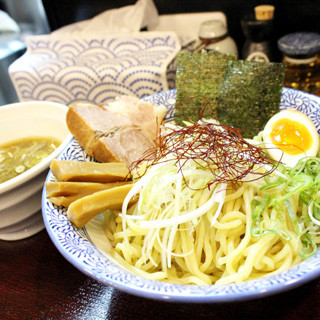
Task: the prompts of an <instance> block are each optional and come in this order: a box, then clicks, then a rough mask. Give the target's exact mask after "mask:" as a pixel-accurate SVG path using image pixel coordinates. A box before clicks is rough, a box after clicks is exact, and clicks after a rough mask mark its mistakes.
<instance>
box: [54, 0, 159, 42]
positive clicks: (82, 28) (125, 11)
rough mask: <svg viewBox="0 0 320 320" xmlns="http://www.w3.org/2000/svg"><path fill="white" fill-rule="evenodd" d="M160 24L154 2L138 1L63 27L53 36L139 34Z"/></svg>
mask: <svg viewBox="0 0 320 320" xmlns="http://www.w3.org/2000/svg"><path fill="white" fill-rule="evenodd" d="M157 23H158V11H157V8H156V6H155V5H154V2H153V1H152V0H138V1H137V2H136V3H135V4H134V5H130V6H125V7H122V8H119V9H111V10H107V11H104V12H102V13H100V14H99V15H97V16H95V17H94V18H92V19H90V20H86V21H82V22H78V23H74V24H72V25H69V26H66V27H62V28H60V29H58V30H56V31H54V32H53V33H52V34H53V35H56V34H60V35H61V34H63V35H70V36H71V35H72V36H84V37H87V36H88V35H89V36H90V35H93V34H94V35H97V34H99V35H106V34H111V33H113V34H117V33H122V32H125V33H128V32H138V31H140V30H141V29H142V28H144V27H148V26H153V25H156V24H157Z"/></svg>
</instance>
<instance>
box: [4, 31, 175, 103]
mask: <svg viewBox="0 0 320 320" xmlns="http://www.w3.org/2000/svg"><path fill="white" fill-rule="evenodd" d="M26 44H27V52H26V53H25V54H24V55H23V56H22V57H21V58H19V59H18V60H16V61H15V62H14V63H13V64H12V65H11V66H10V68H9V74H10V77H11V79H12V82H13V84H14V87H15V89H16V92H17V95H18V97H19V99H20V101H31V100H45V101H47V100H50V101H55V102H59V103H64V104H67V105H68V104H72V103H80V102H88V103H95V104H104V103H106V102H108V101H110V100H113V99H114V98H115V97H117V96H119V95H133V96H136V97H138V98H143V97H146V96H149V95H152V94H154V93H158V92H161V91H165V90H168V89H170V88H172V87H174V85H175V83H174V74H175V71H174V58H175V56H176V54H177V53H178V51H179V50H180V42H179V39H178V38H177V36H176V34H175V33H171V32H156V33H153V32H141V33H135V34H119V35H117V36H115V35H110V36H104V37H99V38H98V37H97V38H80V39H71V38H63V37H58V38H57V37H53V36H33V37H30V38H27V40H26Z"/></svg>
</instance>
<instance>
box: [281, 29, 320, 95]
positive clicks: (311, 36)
mask: <svg viewBox="0 0 320 320" xmlns="http://www.w3.org/2000/svg"><path fill="white" fill-rule="evenodd" d="M278 48H279V50H280V51H281V52H282V54H283V60H282V62H283V63H285V64H287V71H286V75H285V80H284V86H285V87H289V88H294V89H298V90H302V91H305V92H309V93H312V94H316V95H319V96H320V34H319V33H315V32H296V33H290V34H288V35H285V36H283V37H281V38H280V39H279V40H278Z"/></svg>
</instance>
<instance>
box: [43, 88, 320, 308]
mask: <svg viewBox="0 0 320 320" xmlns="http://www.w3.org/2000/svg"><path fill="white" fill-rule="evenodd" d="M175 99H176V91H175V90H171V91H167V92H163V93H159V94H155V95H153V96H150V97H148V98H146V100H147V101H150V102H152V103H153V104H155V105H156V106H165V107H166V108H167V109H169V112H168V113H167V119H166V120H172V119H173V117H174V116H173V114H174V104H175ZM280 109H281V110H285V109H296V110H299V111H301V112H303V113H305V114H306V115H307V116H309V118H310V119H312V121H313V123H314V124H315V126H316V128H317V130H318V132H319V130H320V114H319V110H320V98H319V97H316V96H313V95H310V94H307V93H303V92H300V91H296V90H293V89H287V88H283V91H282V96H281V104H280ZM58 159H60V160H78V161H92V159H90V158H89V157H88V156H87V155H86V153H85V152H84V150H83V149H82V148H81V147H80V145H79V144H78V142H77V141H76V140H73V141H72V142H71V143H70V144H69V146H68V147H67V148H66V149H65V150H64V151H63V153H62V154H61V155H60V156H59V157H58ZM160 167H161V165H160ZM311 167H312V168H313V169H312V170H313V171H314V168H315V165H314V163H312V166H311ZM161 170H164V169H163V168H162V169H161ZM275 170H276V171H278V172H280V173H279V176H278V177H277V180H272V181H270V180H269V178H266V179H265V181H267V183H266V184H267V187H266V186H264V187H263V186H262V187H261V185H256V183H257V182H256V180H255V179H252V181H251V182H250V183H249V184H250V187H249V189H245V191H244V189H243V188H246V187H243V186H242V187H241V188H242V189H241V188H239V189H238V190H233V191H230V190H229V189H228V188H225V187H224V188H220V189H218V188H216V189H215V191H212V194H211V195H210V196H208V194H206V192H207V191H205V192H203V193H202V194H201V195H199V198H198V200H197V201H198V203H204V204H206V203H209V202H210V199H212V197H215V198H214V200H213V201H214V202H216V205H217V208H218V207H220V206H219V204H220V203H219V201H220V200H219V199H221V197H229V198H228V206H229V208H225V207H227V206H224V208H222V209H221V207H220V209H218V210H219V212H220V215H219V218H217V217H215V214H214V213H212V212H211V213H209V214H208V215H206V217H205V218H203V219H199V217H200V216H201V215H202V213H201V212H200V210H198V211H197V210H194V211H193V213H194V212H196V213H195V214H194V215H193V216H192V217H191V224H192V228H191V227H190V226H189V225H186V224H184V223H185V221H184V220H181V219H183V218H179V217H177V216H174V215H172V216H171V217H170V219H161V217H160V219H159V220H158V221H156V222H154V221H152V218H151V221H150V219H149V221H144V222H143V221H142V220H143V219H144V218H145V216H146V215H147V214H148V212H145V213H144V214H143V215H142V216H141V217H135V218H132V217H130V216H129V215H126V216H125V215H124V214H123V212H122V217H120V218H121V220H119V221H120V222H119V221H117V220H116V219H112V218H110V214H109V213H105V214H101V215H98V216H96V217H95V218H94V219H92V220H91V221H90V222H89V223H87V224H86V225H85V226H84V227H83V228H81V229H79V228H76V227H75V226H74V225H73V224H72V223H71V222H70V221H69V219H68V217H67V214H66V209H65V208H63V207H59V206H56V205H54V204H52V203H51V202H50V201H49V200H48V198H47V196H46V188H44V189H43V196H42V210H43V219H44V222H45V225H46V228H47V231H48V233H49V236H50V237H51V239H52V241H53V243H54V244H55V246H56V247H57V249H58V250H59V251H60V252H61V254H62V255H63V256H64V257H65V258H66V259H67V260H68V261H69V262H71V263H72V264H73V265H74V266H75V267H76V268H78V269H79V270H80V271H82V272H83V273H85V274H86V275H88V276H90V277H92V278H94V279H96V280H98V281H100V282H102V283H103V284H106V285H111V286H114V287H115V288H117V289H120V290H122V291H125V292H127V293H130V294H134V295H137V296H142V297H146V298H151V299H157V300H163V301H173V302H188V303H190V302H204V303H221V302H231V301H235V300H237V301H239V300H249V299H255V298H261V297H265V296H269V295H272V294H276V293H280V292H283V291H286V290H289V289H292V288H294V287H297V286H299V285H302V284H304V283H306V282H308V281H310V280H312V279H314V278H316V277H318V276H319V275H320V263H319V261H320V260H319V258H320V252H319V250H318V249H317V243H318V235H317V232H318V230H317V228H318V227H317V225H313V224H310V223H309V222H310V221H309V220H308V219H307V216H308V212H307V211H308V210H307V209H301V206H299V205H297V201H298V199H297V198H295V200H290V201H293V202H290V201H285V200H286V199H287V198H286V194H289V193H290V191H288V190H289V189H286V188H284V189H281V188H282V185H283V184H285V185H286V187H287V186H288V185H289V187H290V184H286V183H284V182H283V179H284V177H282V173H281V168H276V169H275ZM299 170H300V169H299V168H298V169H297V170H295V171H294V172H293V173H292V175H293V176H294V175H295V172H297V171H299ZM312 170H311V171H312ZM155 171H156V170H155ZM160 172H161V173H162V174H163V173H164V171H160ZM200 175H201V174H200ZM154 177H156V174H155V175H154ZM166 177H170V176H166ZM173 177H174V175H172V176H171V178H173ZM171 178H166V179H164V180H153V183H151V185H150V186H149V188H152V185H160V184H161V183H162V184H163V189H164V190H167V189H169V188H170V185H171V184H172V181H173V180H172V181H171V182H170V179H171ZM304 178H305V179H307V178H306V177H305V175H304ZM54 179H55V178H54V176H53V174H52V172H49V174H48V177H47V180H46V181H47V182H50V181H54ZM143 179H144V177H142V178H141V180H140V181H142V180H143ZM183 179H185V180H183V181H184V182H186V181H188V183H189V184H192V183H196V181H195V180H192V181H191V180H187V179H188V174H187V173H185V175H184V177H183ZM293 179H295V178H293ZM298 180H299V181H300V182H301V177H299V179H298ZM298 180H297V181H298ZM201 181H202V182H201V183H206V182H203V181H206V178H205V177H203V179H202V180H201ZM279 181H280V182H279ZM166 183H167V184H166ZM141 184H143V182H141ZM192 186H193V188H190V189H189V191H187V192H191V193H192V192H196V190H198V189H199V188H198V187H195V184H193V185H192ZM180 187H181V185H180ZM275 187H276V188H278V189H277V192H279V196H278V197H279V198H281V197H282V199H285V200H284V202H282V203H280V202H279V203H275V202H276V201H274V202H273V203H272V205H273V206H274V207H276V206H277V205H278V207H277V208H278V210H277V211H270V212H269V213H268V216H267V218H266V215H267V211H266V207H267V206H266V203H269V202H268V201H270V198H272V194H273V193H270V192H271V191H270V189H272V188H275ZM226 189H227V191H226V192H227V194H224V192H223V191H224V190H226ZM258 189H259V190H260V189H262V190H263V191H264V195H261V194H258V191H254V190H258ZM280 189H281V190H285V191H284V193H280V191H279V190H280ZM205 190H208V189H205ZM273 191H274V190H273ZM183 192H184V191H183V190H182V189H181V192H180V196H181V199H182V198H183ZM255 192H257V193H255ZM259 192H260V191H259ZM268 192H269V194H268V195H266V194H267V193H268ZM191 193H190V194H189V193H188V194H184V197H185V199H189V198H196V197H198V196H194V195H191ZM223 194H224V195H223ZM253 194H255V196H253ZM140 197H143V195H142V194H141V195H140ZM304 197H305V198H304V199H307V194H306V193H305V194H304ZM240 198H241V199H240ZM146 199H147V201H149V202H157V201H160V200H159V199H158V198H157V195H156V193H150V194H147V195H146ZM208 199H209V200H208ZM224 199H226V198H224ZM187 201H188V200H187ZM294 201H296V202H294ZM159 203H160V205H159V206H160V207H161V202H159ZM269 204H270V203H269ZM284 206H287V207H286V209H284ZM198 207H201V208H203V206H201V205H199V206H198ZM230 208H231V209H230ZM179 210H181V208H180V209H179ZM283 210H286V212H288V214H287V216H288V217H289V218H288V219H287V218H285V216H284V215H281V216H280V217H279V216H277V214H279V212H280V214H283ZM303 210H307V211H303ZM173 212H174V210H173ZM230 212H232V215H231V214H229V213H230ZM246 212H250V214H245V213H246ZM298 212H299V214H300V215H301V216H302V217H303V219H301V221H302V222H303V223H304V224H303V223H302V222H301V221H296V219H294V218H293V216H295V215H297V214H298ZM120 218H119V217H118V219H120ZM124 219H127V220H126V221H125V223H124V222H123V220H124ZM134 219H135V220H134ZM179 219H180V220H179ZM248 219H249V220H248ZM169 220H170V222H172V221H174V223H173V225H169ZM106 221H107V223H106ZM137 221H138V222H139V221H142V222H140V225H139V223H138V224H135V223H136V222H137ZM288 221H289V222H288ZM308 221H309V222H308ZM308 223H309V224H308ZM152 224H155V226H152ZM178 224H180V225H183V227H182V228H178V229H177V227H175V226H177V225H178ZM168 225H169V228H167V229H163V230H164V231H159V230H160V229H161V228H165V227H167V226H168ZM123 226H127V227H123ZM130 226H131V227H130ZM212 226H214V228H212ZM249 226H250V228H249ZM129 227H130V228H129ZM151 227H154V228H155V229H156V230H158V231H156V232H154V233H151V234H150V235H149V236H148V237H149V238H148V241H145V242H143V241H142V240H141V239H142V238H143V237H142V236H141V234H140V233H139V232H140V231H141V230H140V229H139V228H142V229H143V228H151ZM295 228H296V229H299V230H300V231H301V230H302V229H303V232H302V231H301V234H303V236H302V235H301V234H300V236H299V239H298V240H297V238H296V237H295V236H294V235H293V233H292V232H291V231H292V229H295ZM212 229H215V231H214V230H212ZM306 231H307V232H306ZM125 232H127V235H125ZM128 232H129V233H128ZM177 234H178V236H177ZM310 234H311V237H310ZM126 237H130V238H133V237H134V240H133V241H132V242H131V244H130V246H129V247H127V246H126V241H128V239H126ZM119 239H120V240H119ZM164 239H165V241H164ZM164 242H166V246H163V243H164ZM298 242H299V243H298ZM300 242H301V243H302V244H303V245H302V246H301V245H300ZM113 247H115V248H116V249H117V250H118V251H117V250H113ZM153 250H154V251H157V252H158V253H159V252H160V254H158V256H157V254H156V253H154V251H153ZM137 252H142V253H143V254H142V256H140V257H139V254H137ZM161 252H162V253H161ZM157 259H158V260H157ZM132 261H134V263H133V262H132ZM161 263H163V265H165V266H166V268H167V269H169V270H165V269H166V268H163V269H161V270H159V268H158V267H157V266H158V265H159V264H161ZM137 266H139V268H138V267H137ZM181 270H187V271H186V272H185V273H184V274H181ZM164 274H165V275H164Z"/></svg>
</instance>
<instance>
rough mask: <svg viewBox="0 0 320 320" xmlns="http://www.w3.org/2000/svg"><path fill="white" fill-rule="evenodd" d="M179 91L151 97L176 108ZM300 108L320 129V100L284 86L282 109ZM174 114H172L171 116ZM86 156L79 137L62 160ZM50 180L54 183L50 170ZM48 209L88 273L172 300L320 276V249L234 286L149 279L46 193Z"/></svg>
mask: <svg viewBox="0 0 320 320" xmlns="http://www.w3.org/2000/svg"><path fill="white" fill-rule="evenodd" d="M175 97H176V91H175V90H170V91H166V92H163V93H158V94H155V95H153V96H150V97H148V98H146V100H148V101H151V102H153V103H155V104H156V105H159V104H163V105H165V106H167V107H169V108H170V107H171V108H172V107H173V105H174V101H175ZM286 108H296V109H298V110H300V111H302V112H304V113H306V114H308V115H309V116H310V117H311V118H312V119H313V121H314V122H315V124H316V126H317V128H318V131H319V130H320V98H319V97H316V96H314V95H310V94H307V93H303V92H301V91H297V90H293V89H288V88H284V89H283V91H282V97H281V104H280V109H286ZM170 116H171V117H172V116H173V114H172V113H171V114H169V117H170ZM85 157H86V155H85V154H84V152H83V150H82V149H81V148H80V146H79V145H78V143H77V142H76V141H75V140H73V141H72V142H71V143H70V144H69V146H68V147H66V148H65V150H64V151H63V152H62V153H61V154H60V156H59V159H62V160H65V159H78V160H84V158H85ZM46 181H53V175H52V173H51V171H50V172H49V174H48V176H47V179H46ZM42 212H43V219H44V223H45V226H46V229H47V232H48V234H49V236H50V238H51V240H52V242H53V243H54V245H55V246H56V247H57V249H58V250H59V251H60V253H61V254H62V255H63V256H64V257H65V258H66V259H67V260H68V261H69V262H70V263H71V264H73V265H74V266H75V267H76V268H77V269H79V270H80V271H81V272H83V273H84V274H86V275H87V276H89V277H91V278H93V279H95V280H97V281H99V282H101V283H103V284H104V285H108V286H113V287H115V288H116V289H119V290H121V291H124V292H127V293H129V294H133V295H137V296H141V297H145V298H150V299H155V300H162V301H171V302H187V303H200V302H201V303H222V302H235V301H242V300H250V299H257V298H262V297H265V296H270V295H273V294H277V293H280V292H284V291H287V290H289V289H293V288H295V287H297V286H300V285H302V284H304V283H306V282H309V281H311V280H313V279H315V278H317V277H319V276H320V249H319V250H318V251H317V252H316V254H315V255H314V256H312V257H311V258H309V259H307V260H305V261H303V262H302V263H300V264H298V265H296V266H294V267H292V268H290V269H289V270H287V271H284V272H281V273H278V274H275V275H272V276H266V277H263V278H261V279H257V280H250V281H245V282H242V283H235V284H229V285H211V286H196V285H178V284H172V283H166V282H160V281H155V280H149V279H145V278H143V277H140V276H137V275H134V274H132V273H131V272H129V271H127V270H125V269H124V268H121V267H119V266H118V265H116V264H114V263H113V262H112V261H111V260H110V259H109V258H108V257H107V256H106V255H105V254H104V253H102V252H101V251H100V250H99V249H97V248H96V247H95V246H94V245H93V243H92V240H91V239H90V237H89V235H88V233H87V230H86V228H85V227H84V228H82V229H80V230H79V229H76V228H75V227H74V226H73V225H72V224H71V223H70V222H69V221H68V219H67V217H66V215H65V211H64V209H62V208H60V207H57V206H54V205H52V204H51V203H50V202H49V201H48V200H47V198H46V189H45V187H44V189H43V194H42Z"/></svg>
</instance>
